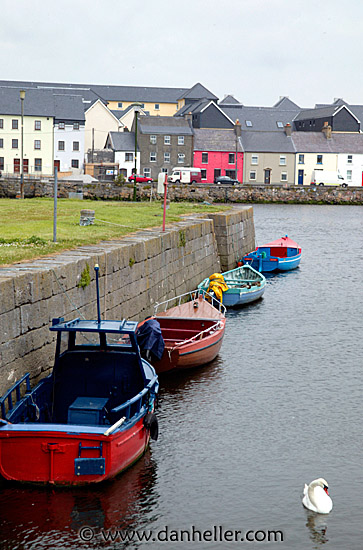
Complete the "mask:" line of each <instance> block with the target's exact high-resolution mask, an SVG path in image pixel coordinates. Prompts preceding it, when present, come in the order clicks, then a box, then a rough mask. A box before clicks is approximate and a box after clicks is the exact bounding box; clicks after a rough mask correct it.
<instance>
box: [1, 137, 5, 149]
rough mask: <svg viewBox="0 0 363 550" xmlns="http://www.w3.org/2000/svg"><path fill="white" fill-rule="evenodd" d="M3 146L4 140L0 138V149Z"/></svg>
mask: <svg viewBox="0 0 363 550" xmlns="http://www.w3.org/2000/svg"><path fill="white" fill-rule="evenodd" d="M3 148H4V140H3V138H1V139H0V149H3Z"/></svg>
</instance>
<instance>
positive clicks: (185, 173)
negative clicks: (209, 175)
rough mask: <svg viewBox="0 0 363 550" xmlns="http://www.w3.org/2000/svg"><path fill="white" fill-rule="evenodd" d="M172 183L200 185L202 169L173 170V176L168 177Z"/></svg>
mask: <svg viewBox="0 0 363 550" xmlns="http://www.w3.org/2000/svg"><path fill="white" fill-rule="evenodd" d="M168 181H170V182H171V183H200V182H201V181H202V172H201V169H200V168H185V167H184V166H183V168H173V170H172V172H171V176H169V177H168Z"/></svg>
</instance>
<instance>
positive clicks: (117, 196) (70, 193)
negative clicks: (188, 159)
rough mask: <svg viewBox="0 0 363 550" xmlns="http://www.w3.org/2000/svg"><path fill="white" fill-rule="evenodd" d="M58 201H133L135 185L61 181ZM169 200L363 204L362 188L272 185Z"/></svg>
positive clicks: (187, 190)
mask: <svg viewBox="0 0 363 550" xmlns="http://www.w3.org/2000/svg"><path fill="white" fill-rule="evenodd" d="M19 189H20V188H19V180H15V179H12V180H10V179H4V178H2V179H0V198H4V197H9V198H15V197H16V196H17V195H18V194H19ZM24 191H25V196H26V197H52V196H53V181H52V180H50V179H45V180H42V181H37V180H31V181H26V182H25V185H24ZM150 193H152V195H153V198H157V199H158V200H160V199H161V197H160V196H159V195H157V193H156V184H155V183H153V184H152V185H150V184H138V185H137V200H150ZM58 195H59V197H62V198H63V197H64V198H68V197H72V198H76V197H77V196H79V197H82V196H83V198H85V199H86V198H87V199H104V200H125V201H132V200H133V185H132V184H129V183H126V184H123V185H116V184H115V183H111V182H110V183H99V182H97V183H88V184H83V183H75V182H73V183H72V182H66V181H64V180H59V181H58ZM168 198H169V199H170V200H172V201H193V202H204V201H207V202H211V203H215V202H217V203H261V202H262V203H263V202H272V203H299V204H363V187H348V188H347V189H343V188H341V187H330V188H329V187H311V186H304V187H303V186H301V185H295V186H291V187H288V186H285V185H280V186H277V185H275V186H273V185H246V184H243V185H239V186H235V187H233V186H229V185H214V184H213V185H209V184H199V185H174V184H169V186H168Z"/></svg>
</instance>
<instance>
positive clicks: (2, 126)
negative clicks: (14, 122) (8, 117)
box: [0, 118, 4, 130]
mask: <svg viewBox="0 0 363 550" xmlns="http://www.w3.org/2000/svg"><path fill="white" fill-rule="evenodd" d="M3 129H4V119H3V118H0V130H3Z"/></svg>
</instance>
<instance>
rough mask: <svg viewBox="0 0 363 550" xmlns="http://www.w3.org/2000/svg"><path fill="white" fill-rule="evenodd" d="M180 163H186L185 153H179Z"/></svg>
mask: <svg viewBox="0 0 363 550" xmlns="http://www.w3.org/2000/svg"><path fill="white" fill-rule="evenodd" d="M178 164H185V153H178Z"/></svg>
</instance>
